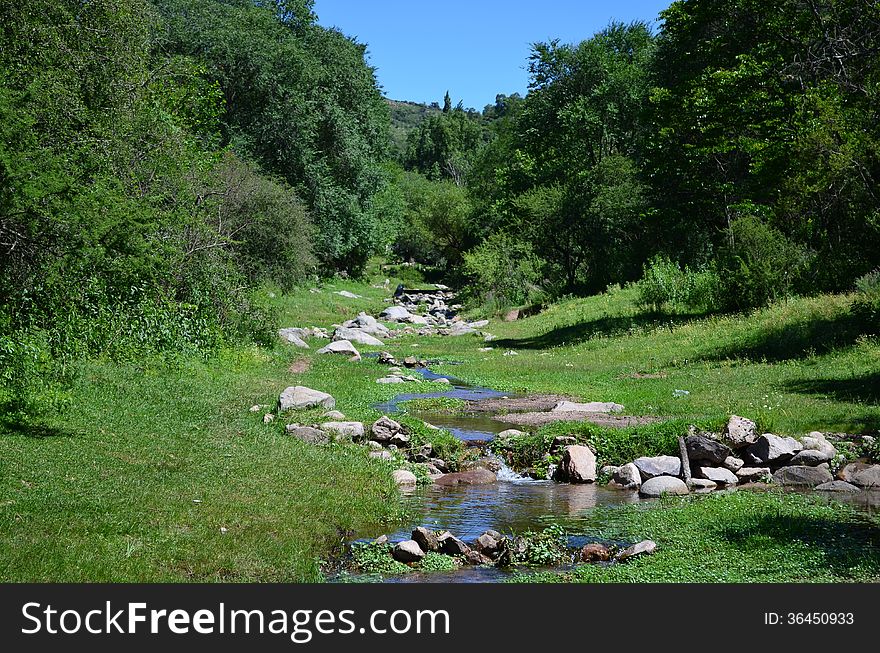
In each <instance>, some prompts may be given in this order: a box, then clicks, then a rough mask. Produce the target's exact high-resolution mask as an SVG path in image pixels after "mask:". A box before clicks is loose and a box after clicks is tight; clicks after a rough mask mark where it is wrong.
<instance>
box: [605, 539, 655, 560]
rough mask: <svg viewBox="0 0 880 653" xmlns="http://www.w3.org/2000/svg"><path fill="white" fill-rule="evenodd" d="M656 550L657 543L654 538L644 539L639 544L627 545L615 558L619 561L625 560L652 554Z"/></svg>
mask: <svg viewBox="0 0 880 653" xmlns="http://www.w3.org/2000/svg"><path fill="white" fill-rule="evenodd" d="M656 550H657V543H656V542H655V541H654V540H642V541H641V542H639V543H638V544H633V545H632V546H628V547H626V548H625V549H624V550H623V551H621V552H620V553H618V554H617V556H615V559H616V560H617V561H619V562H624V561H626V560H630V559H632V558H635V557H638V556H643V555H651V554H652V553H654V551H656Z"/></svg>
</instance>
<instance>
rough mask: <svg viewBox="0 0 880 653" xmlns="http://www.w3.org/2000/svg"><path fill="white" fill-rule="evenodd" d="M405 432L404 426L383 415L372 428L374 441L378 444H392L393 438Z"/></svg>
mask: <svg viewBox="0 0 880 653" xmlns="http://www.w3.org/2000/svg"><path fill="white" fill-rule="evenodd" d="M403 430H404V428H403V426H402V425H400V424H398V423H397V422H395V421H394V420H393V419H391V418H390V417H388V416H387V415H383V416H382V417H380V418H379V419H377V420H376V421H375V422H373V424H372V426H370V433H372V434H373V440H376V441H377V442H390V441H391V438H392V437H394V436H395V435H396V434H397V433H400V432H402V431H403Z"/></svg>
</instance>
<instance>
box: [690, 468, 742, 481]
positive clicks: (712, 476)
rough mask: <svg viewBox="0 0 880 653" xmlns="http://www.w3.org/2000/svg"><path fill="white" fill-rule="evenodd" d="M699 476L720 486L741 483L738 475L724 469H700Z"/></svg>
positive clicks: (698, 470)
mask: <svg viewBox="0 0 880 653" xmlns="http://www.w3.org/2000/svg"><path fill="white" fill-rule="evenodd" d="M697 472H698V474H697V476H699V477H700V478H705V479H708V480H710V481H714V482H715V483H717V484H718V485H736V484H737V483H738V482H739V479H738V478H737V476H736V474H734V473H733V472H732V471H730V470H729V469H724V467H699V468H698V469H697Z"/></svg>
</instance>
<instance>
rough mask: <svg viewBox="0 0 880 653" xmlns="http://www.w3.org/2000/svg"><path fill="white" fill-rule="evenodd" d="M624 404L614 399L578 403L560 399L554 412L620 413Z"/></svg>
mask: <svg viewBox="0 0 880 653" xmlns="http://www.w3.org/2000/svg"><path fill="white" fill-rule="evenodd" d="M622 410H623V406H621V405H620V404H615V403H614V402H612V401H588V402H585V403H578V402H575V401H560V402H559V403H557V404H556V405H555V406H554V407H553V409H552V412H554V413H619V412H621V411H622Z"/></svg>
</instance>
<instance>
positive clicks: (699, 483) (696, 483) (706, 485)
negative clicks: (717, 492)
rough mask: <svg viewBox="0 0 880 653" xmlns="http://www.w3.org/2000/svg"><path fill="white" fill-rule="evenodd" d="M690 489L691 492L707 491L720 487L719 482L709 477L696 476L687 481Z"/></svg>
mask: <svg viewBox="0 0 880 653" xmlns="http://www.w3.org/2000/svg"><path fill="white" fill-rule="evenodd" d="M687 486H688V489H689V490H690V491H691V492H706V491H709V490H714V489H715V488H716V487H718V483H716V482H715V481H710V480H709V479H708V478H695V477H693V476H692V477H691V478H690V479H689V480H688V482H687Z"/></svg>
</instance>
